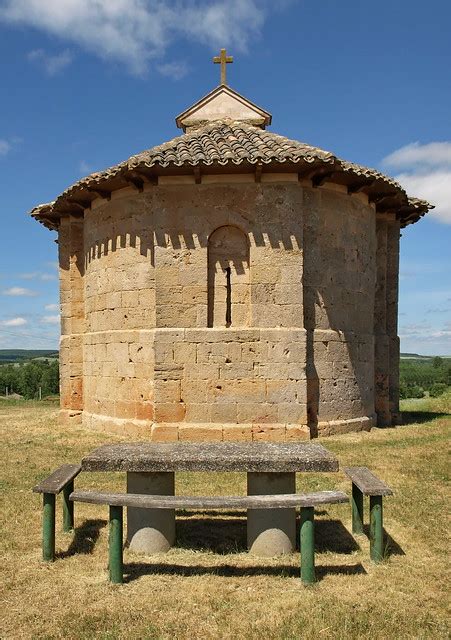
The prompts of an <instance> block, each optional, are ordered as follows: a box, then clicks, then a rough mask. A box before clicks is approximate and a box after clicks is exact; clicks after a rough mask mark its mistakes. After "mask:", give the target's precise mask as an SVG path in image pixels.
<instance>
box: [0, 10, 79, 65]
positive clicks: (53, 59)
mask: <svg viewBox="0 0 451 640" xmlns="http://www.w3.org/2000/svg"><path fill="white" fill-rule="evenodd" d="M0 15H1V14H0ZM27 58H28V60H30V62H36V64H38V65H39V66H41V67H42V68H43V69H44V70H45V72H46V73H47V74H48V75H49V76H55V75H56V74H58V73H59V72H60V71H62V70H63V69H64V68H65V67H67V66H68V65H69V64H70V63H71V62H72V60H73V56H72V54H71V52H70V51H69V50H68V49H65V50H64V51H61V53H57V54H55V55H52V54H51V53H47V52H46V51H44V49H34V50H33V51H30V53H29V54H28V55H27Z"/></svg>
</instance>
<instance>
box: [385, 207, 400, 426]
mask: <svg viewBox="0 0 451 640" xmlns="http://www.w3.org/2000/svg"><path fill="white" fill-rule="evenodd" d="M399 240H400V224H399V220H397V219H396V217H395V216H394V215H393V216H391V218H390V220H389V222H388V225H387V334H388V339H389V360H390V365H389V372H390V378H389V404H390V412H391V422H392V424H399V422H401V414H400V412H399V338H398V296H399Z"/></svg>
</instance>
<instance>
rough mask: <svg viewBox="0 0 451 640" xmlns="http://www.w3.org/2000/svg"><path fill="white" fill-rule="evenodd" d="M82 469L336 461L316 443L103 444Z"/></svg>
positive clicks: (244, 467)
mask: <svg viewBox="0 0 451 640" xmlns="http://www.w3.org/2000/svg"><path fill="white" fill-rule="evenodd" d="M81 465H82V470H83V471H133V472H171V471H247V472H273V473H284V472H296V471H338V460H337V459H336V457H335V456H334V455H333V454H331V453H330V452H329V451H328V450H327V449H326V448H325V447H323V446H322V445H320V444H316V443H279V442H278V443H240V442H233V443H232V442H220V443H207V442H206V443H202V444H200V443H199V444H197V443H196V444H194V443H182V442H178V443H146V442H134V443H125V444H107V445H104V446H102V447H99V448H98V449H95V451H93V452H92V453H90V454H89V455H88V456H86V457H85V458H83V460H82V463H81Z"/></svg>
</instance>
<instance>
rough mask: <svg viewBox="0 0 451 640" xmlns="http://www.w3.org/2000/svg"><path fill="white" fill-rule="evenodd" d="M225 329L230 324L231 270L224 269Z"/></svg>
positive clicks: (228, 268)
mask: <svg viewBox="0 0 451 640" xmlns="http://www.w3.org/2000/svg"><path fill="white" fill-rule="evenodd" d="M225 273H226V318H225V321H226V327H230V325H231V324H232V269H231V268H230V267H226V270H225Z"/></svg>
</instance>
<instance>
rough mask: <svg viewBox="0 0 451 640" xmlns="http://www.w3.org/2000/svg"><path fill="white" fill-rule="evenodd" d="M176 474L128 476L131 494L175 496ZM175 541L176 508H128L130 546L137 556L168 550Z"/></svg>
mask: <svg viewBox="0 0 451 640" xmlns="http://www.w3.org/2000/svg"><path fill="white" fill-rule="evenodd" d="M174 490H175V481H174V473H171V472H165V473H132V472H128V473H127V492H128V493H142V494H146V495H149V494H150V495H151V494H153V495H160V496H173V495H174ZM174 542H175V511H174V510H173V509H139V508H138V509H137V508H135V507H128V509H127V543H128V545H129V548H130V550H131V551H135V552H137V553H147V554H152V553H160V552H164V551H168V550H169V549H170V548H171V547H172V546H173V544H174Z"/></svg>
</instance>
